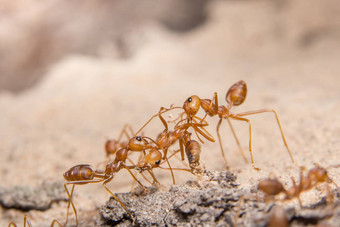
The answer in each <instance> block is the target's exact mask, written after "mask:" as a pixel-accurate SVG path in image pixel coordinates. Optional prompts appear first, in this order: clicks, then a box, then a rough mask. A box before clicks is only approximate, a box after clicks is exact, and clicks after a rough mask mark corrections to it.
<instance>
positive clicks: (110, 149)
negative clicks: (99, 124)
mask: <svg viewBox="0 0 340 227" xmlns="http://www.w3.org/2000/svg"><path fill="white" fill-rule="evenodd" d="M128 131H130V134H129V132H128ZM123 135H125V136H126V138H127V139H128V140H129V139H130V138H131V137H133V135H134V132H133V130H132V128H131V126H130V125H129V124H125V125H124V127H123V129H122V131H121V132H120V134H119V137H118V139H117V140H115V139H111V140H107V141H106V143H105V152H106V157H107V158H109V157H110V156H111V155H114V154H115V153H116V152H117V151H118V150H119V149H121V148H123V147H126V146H127V144H128V142H127V141H121V140H122V137H123Z"/></svg>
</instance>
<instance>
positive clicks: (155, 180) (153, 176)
mask: <svg viewBox="0 0 340 227" xmlns="http://www.w3.org/2000/svg"><path fill="white" fill-rule="evenodd" d="M147 171H148V173H149V174H150V175H151V177H152V179H153V181H154V183H156V184H158V185H161V183H159V181H158V180H157V179H156V177H155V175H154V174H153V172H152V170H147Z"/></svg>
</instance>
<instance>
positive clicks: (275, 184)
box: [257, 178, 285, 195]
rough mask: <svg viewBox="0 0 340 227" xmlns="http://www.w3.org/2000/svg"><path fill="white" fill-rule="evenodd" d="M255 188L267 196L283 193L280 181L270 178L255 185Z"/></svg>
mask: <svg viewBox="0 0 340 227" xmlns="http://www.w3.org/2000/svg"><path fill="white" fill-rule="evenodd" d="M257 188H258V189H259V190H261V191H263V192H264V193H265V194H267V195H277V194H279V193H281V192H283V191H285V189H284V188H283V185H282V184H281V182H280V181H278V180H277V179H270V178H268V179H264V180H261V181H260V182H259V184H258V185H257Z"/></svg>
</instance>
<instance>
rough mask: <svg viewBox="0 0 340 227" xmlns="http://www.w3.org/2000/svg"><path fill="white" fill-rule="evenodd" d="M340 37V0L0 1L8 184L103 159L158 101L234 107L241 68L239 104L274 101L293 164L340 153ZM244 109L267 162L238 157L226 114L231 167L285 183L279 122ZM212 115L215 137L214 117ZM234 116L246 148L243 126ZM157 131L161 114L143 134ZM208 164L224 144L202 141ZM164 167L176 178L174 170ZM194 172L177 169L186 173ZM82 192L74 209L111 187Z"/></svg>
mask: <svg viewBox="0 0 340 227" xmlns="http://www.w3.org/2000/svg"><path fill="white" fill-rule="evenodd" d="M339 40H340V2H339V1H337V0H324V1H319V0H163V1H152V0H142V1H140V0H139V1H136V0H112V1H94V0H82V1H78V0H76V1H60V0H47V1H29V0H17V1H9V0H2V2H1V4H0V59H1V60H0V116H1V118H0V139H1V140H0V141H1V144H0V164H1V165H0V181H1V185H2V187H11V186H15V185H27V186H28V185H31V186H34V185H38V184H40V183H41V182H43V181H54V180H62V174H63V172H65V171H66V170H67V169H69V168H70V167H72V166H74V165H76V164H81V163H88V164H91V165H94V166H95V165H96V164H97V163H99V162H101V161H103V160H104V159H105V154H104V143H105V141H106V139H107V138H117V137H118V135H119V133H120V131H121V129H122V128H123V126H124V125H125V124H126V123H128V124H130V125H131V126H132V128H133V129H134V130H136V131H137V130H138V129H139V128H140V127H141V126H142V125H143V124H144V122H146V120H147V119H148V118H149V117H150V116H151V115H153V114H155V113H156V112H157V111H158V110H159V108H160V107H161V106H164V107H168V106H170V105H171V104H174V105H176V106H182V105H183V102H184V101H185V100H186V98H187V97H189V96H190V95H193V94H196V95H198V96H200V97H201V98H211V97H212V95H213V93H214V92H215V91H216V92H218V94H219V102H220V104H223V105H226V102H225V99H224V96H225V94H226V92H227V90H228V89H229V87H230V86H231V85H232V84H233V83H235V82H237V81H239V80H241V79H243V80H245V81H246V82H247V84H248V97H247V100H246V102H245V103H244V104H243V105H242V106H240V107H236V108H235V110H234V111H235V113H237V112H242V111H248V110H256V109H263V108H273V109H275V110H277V111H278V113H279V116H280V120H281V123H282V125H283V128H284V131H285V134H286V137H287V141H288V143H289V145H290V147H291V150H292V153H293V156H294V158H295V159H296V161H297V162H298V164H300V165H306V166H312V165H313V163H314V162H318V163H320V164H324V165H328V164H336V163H334V162H336V160H338V155H339V154H340V140H339V138H340V129H339V127H338V126H339V125H340V119H339V114H338V113H339V111H340V108H339V106H340V105H339V99H340V92H339V85H340V83H339V82H340V78H339V72H340V64H339V59H340V51H339V50H340V41H339ZM202 114H203V113H201V115H202ZM165 117H168V116H165ZM250 119H251V120H252V124H253V125H252V126H253V150H254V159H255V162H256V165H257V166H258V167H260V168H261V169H262V171H260V172H255V171H254V170H253V169H252V167H251V165H250V164H249V163H245V162H244V161H243V159H242V157H241V156H240V154H239V152H238V150H237V146H236V144H235V141H234V139H233V137H232V134H231V132H230V130H229V129H228V127H227V125H226V124H224V125H223V126H222V128H221V134H222V137H223V138H224V147H225V151H226V153H227V155H228V159H229V160H230V165H231V170H232V171H234V172H235V173H238V174H239V175H238V179H239V182H240V184H241V185H242V187H245V188H247V189H249V188H251V187H252V186H253V185H254V184H255V183H256V182H257V181H258V179H260V178H263V177H265V176H267V175H268V174H269V172H277V174H278V175H280V173H281V174H282V173H287V176H288V177H285V176H283V180H287V181H289V180H290V175H297V171H296V169H294V168H293V167H292V164H291V161H290V159H289V156H288V154H287V152H286V150H285V147H284V145H283V143H282V139H281V137H280V134H279V130H278V128H277V124H276V122H275V119H274V118H273V117H272V116H270V114H263V116H252V117H250ZM208 120H209V123H210V124H211V127H210V128H209V131H210V132H211V134H213V136H214V137H215V138H216V123H217V121H218V119H212V118H208ZM234 124H235V125H234V126H235V129H236V131H237V133H238V135H239V138H240V141H241V143H242V146H243V147H244V150H245V151H247V150H248V131H247V130H248V127H247V125H245V124H244V123H242V122H235V123H234ZM161 130H163V128H162V125H161V124H160V122H159V121H158V120H155V121H154V122H152V123H151V124H150V125H148V127H147V128H146V129H145V134H147V135H150V136H151V137H154V136H156V135H157V134H158V133H159V132H160V131H161ZM212 154H214V155H212ZM247 157H249V155H248V153H247ZM202 161H203V162H204V163H206V166H207V168H208V169H211V170H223V169H224V167H225V166H224V162H223V159H222V158H221V156H220V150H219V147H218V144H217V143H205V144H204V146H203V147H202ZM334 173H335V172H334ZM331 174H332V172H331ZM124 176H125V177H124ZM157 176H158V177H159V179H160V181H161V182H163V183H164V184H167V183H166V182H168V183H169V182H170V185H171V178H170V175H169V173H168V172H166V173H164V172H163V173H162V172H160V173H158V175H157ZM190 177H192V176H190V175H189V174H184V173H177V174H176V178H178V182H183V181H185V180H187V179H189V178H190ZM169 180H170V181H169ZM130 183H131V180H130V178H129V177H126V175H124V174H123V173H122V175H118V176H117V179H115V180H114V181H112V183H110V188H111V189H112V191H114V192H120V191H129V189H130ZM76 190H77V192H76V193H77V195H76V198H75V201H76V204H77V209H78V211H79V212H80V219H81V217H82V216H83V218H84V216H86V214H87V213H86V212H85V211H94V213H95V214H96V211H97V210H98V209H99V207H100V205H101V204H103V203H104V202H105V201H106V200H107V198H108V195H107V193H106V192H105V191H104V190H103V189H102V187H101V185H91V186H88V187H87V186H79V187H77V189H76ZM65 207H66V204H65V203H60V204H55V205H54V206H53V207H52V209H51V210H50V211H45V212H41V211H30V212H29V213H28V215H29V216H30V217H31V219H32V222H33V223H34V224H35V223H41V224H40V225H41V226H46V224H47V223H49V222H50V221H51V220H52V218H58V219H60V220H63V217H64V214H65ZM1 211H2V212H1V220H2V223H1V225H6V223H8V221H9V220H13V219H14V220H16V221H17V222H19V223H21V222H22V215H23V214H22V213H21V212H17V211H15V210H13V209H4V208H1ZM82 212H83V213H82ZM84 212H85V213H84ZM84 219H86V218H84ZM36 225H37V226H39V224H36ZM36 225H34V226H36Z"/></svg>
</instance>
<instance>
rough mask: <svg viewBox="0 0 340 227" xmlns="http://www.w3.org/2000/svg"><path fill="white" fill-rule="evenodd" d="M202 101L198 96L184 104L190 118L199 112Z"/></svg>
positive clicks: (190, 98)
mask: <svg viewBox="0 0 340 227" xmlns="http://www.w3.org/2000/svg"><path fill="white" fill-rule="evenodd" d="M200 106H201V99H200V98H199V97H198V96H197V95H193V96H190V97H189V98H188V99H187V100H186V101H185V102H184V104H183V109H184V111H185V113H186V114H187V115H188V116H194V115H196V113H197V112H198V111H199V109H200Z"/></svg>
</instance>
